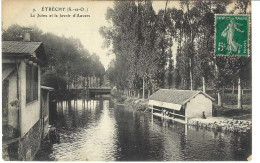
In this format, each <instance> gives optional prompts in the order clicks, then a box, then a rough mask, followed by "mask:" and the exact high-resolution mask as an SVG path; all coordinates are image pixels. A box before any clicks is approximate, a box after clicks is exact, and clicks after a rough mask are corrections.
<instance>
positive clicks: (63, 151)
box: [36, 99, 251, 161]
mask: <svg viewBox="0 0 260 163" xmlns="http://www.w3.org/2000/svg"><path fill="white" fill-rule="evenodd" d="M51 114H53V115H52V116H53V117H55V115H56V117H55V118H53V119H56V120H55V121H52V123H53V124H55V126H56V127H57V128H58V132H59V134H60V138H61V143H60V144H54V145H53V149H52V151H51V152H49V153H51V154H49V155H48V157H50V158H52V159H53V160H67V161H68V160H81V161H84V160H102V161H113V160H120V161H127V160H131V161H162V160H165V161H183V160H246V158H247V157H248V156H249V155H250V153H251V135H244V134H240V135H238V134H232V133H221V132H214V131H208V130H203V129H199V128H195V127H187V126H185V125H183V124H179V123H178V122H172V121H170V120H164V119H162V118H157V117H153V116H151V114H149V113H142V112H136V111H132V110H131V109H128V108H124V107H122V106H120V107H114V106H113V105H112V104H111V102H110V101H109V100H100V99H99V100H98V99H95V100H75V101H74V100H72V101H68V102H61V103H58V104H57V112H56V113H51ZM36 160H37V158H36Z"/></svg>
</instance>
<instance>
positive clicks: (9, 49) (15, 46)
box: [2, 41, 42, 54]
mask: <svg viewBox="0 0 260 163" xmlns="http://www.w3.org/2000/svg"><path fill="white" fill-rule="evenodd" d="M41 44H42V43H41V42H23V41H3V42H2V52H3V53H10V54H11V53H13V54H32V53H33V52H35V51H36V50H37V49H38V47H39V46H40V45H41Z"/></svg>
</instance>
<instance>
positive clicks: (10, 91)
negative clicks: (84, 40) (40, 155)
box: [2, 33, 48, 160]
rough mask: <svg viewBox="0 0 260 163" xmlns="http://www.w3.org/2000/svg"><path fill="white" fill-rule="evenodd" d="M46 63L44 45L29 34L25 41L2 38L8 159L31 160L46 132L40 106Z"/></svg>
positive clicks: (6, 157)
mask: <svg viewBox="0 0 260 163" xmlns="http://www.w3.org/2000/svg"><path fill="white" fill-rule="evenodd" d="M46 63H47V59H46V54H45V51H44V47H43V44H42V43H41V42H30V35H29V34H28V33H25V39H24V41H2V67H3V69H2V96H3V98H2V113H3V114H2V129H3V130H2V132H3V138H2V139H3V146H2V151H3V159H5V160H32V159H33V158H34V156H35V154H36V152H37V151H38V149H39V147H40V143H41V139H42V137H43V135H44V132H46V131H45V130H44V128H43V125H44V124H43V121H44V118H46V115H43V114H45V113H46V112H43V108H42V107H41V106H43V105H42V104H41V103H42V102H44V100H43V99H42V98H41V94H42V93H44V92H42V90H41V85H40V83H41V68H42V67H43V66H45V65H46ZM43 89H45V88H43ZM45 90H46V89H45ZM46 96H47V97H48V95H47V94H46ZM41 99H42V100H41ZM45 100H46V98H45ZM45 120H46V119H45ZM46 121H47V120H46ZM46 125H47V124H45V126H46Z"/></svg>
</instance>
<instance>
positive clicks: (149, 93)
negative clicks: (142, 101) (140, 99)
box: [147, 88, 151, 98]
mask: <svg viewBox="0 0 260 163" xmlns="http://www.w3.org/2000/svg"><path fill="white" fill-rule="evenodd" d="M150 95H151V91H150V89H149V88H148V97H147V98H149V97H150Z"/></svg>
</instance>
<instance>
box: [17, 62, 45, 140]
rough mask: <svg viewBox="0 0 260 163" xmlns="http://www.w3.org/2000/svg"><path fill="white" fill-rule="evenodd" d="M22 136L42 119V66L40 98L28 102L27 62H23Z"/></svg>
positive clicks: (21, 72)
mask: <svg viewBox="0 0 260 163" xmlns="http://www.w3.org/2000/svg"><path fill="white" fill-rule="evenodd" d="M20 74H21V80H20V83H21V136H23V135H25V134H26V133H27V132H28V131H29V130H30V129H31V128H32V127H33V126H34V124H35V123H36V122H37V121H38V120H39V119H40V107H41V106H40V100H41V98H40V93H41V86H40V83H41V78H40V74H41V72H40V67H39V66H38V100H35V101H33V102H30V103H28V104H26V63H25V62H24V61H22V62H21V65H20Z"/></svg>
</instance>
